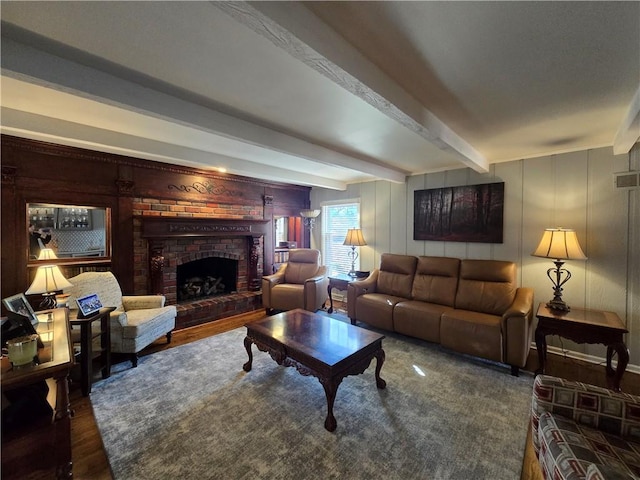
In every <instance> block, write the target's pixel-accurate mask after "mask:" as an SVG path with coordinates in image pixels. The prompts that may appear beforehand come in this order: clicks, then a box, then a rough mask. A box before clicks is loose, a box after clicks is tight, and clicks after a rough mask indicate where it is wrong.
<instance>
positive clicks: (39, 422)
mask: <svg viewBox="0 0 640 480" xmlns="http://www.w3.org/2000/svg"><path fill="white" fill-rule="evenodd" d="M51 313H52V315H51V319H50V321H46V322H40V323H39V324H38V326H37V332H38V334H39V335H40V339H41V340H42V343H43V345H44V348H40V349H38V360H39V363H38V364H34V365H27V366H23V367H20V368H13V367H12V365H11V363H10V362H9V359H8V358H7V357H2V362H1V371H0V373H1V374H2V393H3V394H7V395H8V396H11V397H13V396H14V395H16V394H18V393H20V395H21V396H20V397H19V398H18V399H16V401H15V402H14V403H13V404H12V405H10V406H9V407H8V408H11V407H12V406H19V405H20V402H21V401H34V399H35V402H36V404H40V405H41V404H43V402H45V400H44V397H42V398H41V397H39V396H37V395H36V396H34V395H29V393H30V390H31V389H33V390H36V391H37V390H39V386H41V385H42V384H43V383H44V382H45V381H46V384H47V385H48V387H49V395H48V396H47V398H46V402H48V403H49V404H50V405H51V407H52V408H53V414H44V413H43V414H42V415H38V416H35V415H31V414H30V413H29V412H32V411H33V410H32V409H27V418H24V415H25V414H24V411H23V412H19V411H17V410H14V412H13V415H14V417H13V418H12V420H16V421H17V423H18V425H13V426H12V427H11V428H10V429H8V431H6V432H5V431H4V427H5V425H3V432H2V478H3V479H7V480H8V479H24V478H30V479H31V478H34V479H35V478H58V479H60V478H72V476H73V473H72V470H71V467H72V464H71V418H70V407H69V378H68V377H69V372H70V371H71V367H72V366H73V350H72V348H71V340H70V337H69V322H68V317H67V309H66V308H58V309H55V310H52V311H51ZM51 379H53V381H51ZM37 402H39V403H37ZM47 408H48V407H47ZM7 414H8V413H7V410H3V422H4V421H6V420H7V418H6V417H5V415H7ZM23 421H24V424H21V422H23Z"/></svg>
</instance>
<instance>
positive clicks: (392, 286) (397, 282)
mask: <svg viewBox="0 0 640 480" xmlns="http://www.w3.org/2000/svg"><path fill="white" fill-rule="evenodd" d="M417 263H418V259H417V258H416V257H414V256H410V255H397V254H395V253H383V254H382V257H381V259H380V272H379V273H378V283H377V285H376V291H377V292H379V293H384V294H385V295H394V296H396V297H403V298H411V287H412V286H413V277H414V275H415V273H416V265H417Z"/></svg>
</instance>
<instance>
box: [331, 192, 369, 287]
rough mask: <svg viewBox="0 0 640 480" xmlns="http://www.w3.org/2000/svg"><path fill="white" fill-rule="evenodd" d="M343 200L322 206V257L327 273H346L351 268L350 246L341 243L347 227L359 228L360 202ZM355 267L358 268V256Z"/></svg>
mask: <svg viewBox="0 0 640 480" xmlns="http://www.w3.org/2000/svg"><path fill="white" fill-rule="evenodd" d="M343 202H344V203H339V204H338V203H336V204H328V205H323V206H322V257H323V263H324V264H325V265H326V267H327V275H336V274H338V273H345V274H346V273H348V272H349V271H350V270H351V258H350V257H349V251H351V247H349V246H347V245H343V243H344V239H345V237H346V236H347V230H348V229H350V228H360V202H359V201H357V200H346V201H343ZM355 268H356V270H359V269H360V259H359V258H358V259H356V264H355Z"/></svg>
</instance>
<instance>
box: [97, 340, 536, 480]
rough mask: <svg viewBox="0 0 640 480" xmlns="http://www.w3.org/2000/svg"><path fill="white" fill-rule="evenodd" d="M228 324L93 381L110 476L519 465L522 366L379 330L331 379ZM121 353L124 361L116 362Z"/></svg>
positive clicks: (350, 475) (412, 473) (340, 474)
mask: <svg viewBox="0 0 640 480" xmlns="http://www.w3.org/2000/svg"><path fill="white" fill-rule="evenodd" d="M245 331H246V330H245V329H244V328H239V329H236V330H233V331H230V332H227V333H223V334H220V335H216V336H213V337H210V338H206V339H203V340H199V341H197V342H194V343H191V344H188V345H183V346H180V347H175V348H172V349H169V350H165V351H161V352H158V353H155V354H152V355H147V356H144V357H142V358H141V359H140V363H139V365H138V368H135V369H131V368H128V369H124V370H121V371H120V372H115V373H114V374H112V376H111V377H110V378H109V379H106V380H102V381H100V382H99V383H97V384H95V385H94V387H93V392H92V394H91V402H92V404H93V408H94V410H95V416H96V419H97V422H98V427H99V429H100V433H101V434H102V438H103V441H104V445H105V449H106V451H107V456H108V459H109V463H110V465H111V468H112V471H113V474H114V478H115V479H116V480H138V479H140V480H141V479H150V480H151V479H153V480H158V479H263V478H264V479H267V478H268V479H292V480H293V479H296V480H297V479H318V480H320V479H322V480H324V479H330V478H336V479H337V478H339V479H377V478H385V479H414V478H416V479H417V478H420V479H456V480H457V479H475V480H478V479H492V480H502V479H504V480H515V479H518V478H519V476H520V470H521V466H522V457H523V453H524V445H525V437H526V433H527V421H528V418H529V405H530V399H531V388H532V385H533V376H532V375H530V374H528V373H526V372H525V373H523V374H521V376H520V377H513V376H511V375H510V374H509V370H508V368H507V367H505V366H502V365H495V364H492V363H490V362H483V361H480V360H478V359H475V358H472V357H467V356H463V355H458V354H455V353H452V352H449V351H447V350H445V349H442V348H440V347H439V346H437V345H433V344H430V343H427V342H422V341H418V340H414V339H410V338H408V337H403V336H400V335H394V334H392V333H388V332H385V334H386V335H387V338H386V339H385V340H383V348H384V350H385V352H386V361H385V363H384V366H383V368H382V372H381V377H382V378H383V379H385V380H386V382H387V388H386V389H385V390H378V389H377V388H376V385H375V377H374V370H375V363H376V361H375V359H374V360H373V361H372V363H371V365H370V366H369V368H368V369H367V370H366V372H365V373H364V374H362V375H357V376H350V377H346V378H345V379H344V380H343V381H342V384H341V385H340V387H339V389H338V394H337V397H336V401H335V405H334V414H335V417H336V419H337V422H338V427H337V429H336V431H335V432H333V433H330V432H328V431H326V430H325V429H324V419H325V416H326V413H327V407H326V399H325V395H324V390H323V388H322V385H321V384H320V382H319V381H318V380H317V379H316V378H315V377H304V376H302V375H300V374H299V373H298V372H297V371H296V369H295V368H285V367H281V366H279V365H278V364H276V363H275V362H274V361H273V360H272V359H271V357H270V356H269V355H268V354H266V353H264V352H260V351H258V350H257V348H256V347H255V345H254V346H253V347H252V348H253V356H254V361H253V369H252V370H251V372H248V373H246V372H244V371H243V370H242V365H243V363H244V362H246V360H247V354H246V351H245V349H244V346H243V339H244V336H245ZM127 364H128V363H127Z"/></svg>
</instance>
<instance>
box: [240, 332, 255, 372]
mask: <svg viewBox="0 0 640 480" xmlns="http://www.w3.org/2000/svg"><path fill="white" fill-rule="evenodd" d="M251 343H252V342H251V339H250V338H249V337H244V348H245V349H246V350H247V354H248V355H249V361H248V362H247V363H245V364H244V365H242V369H243V370H244V371H245V372H250V371H251V365H252V364H253V353H251Z"/></svg>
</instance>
